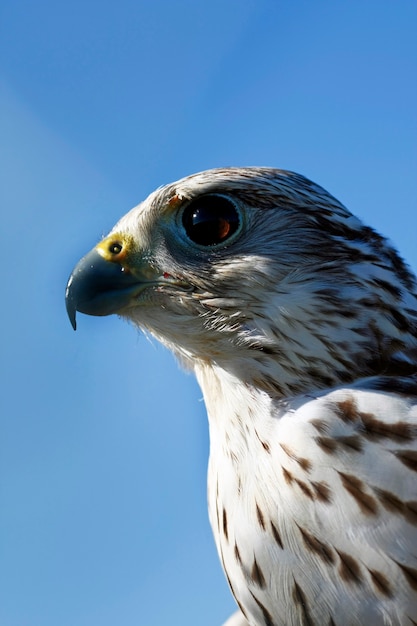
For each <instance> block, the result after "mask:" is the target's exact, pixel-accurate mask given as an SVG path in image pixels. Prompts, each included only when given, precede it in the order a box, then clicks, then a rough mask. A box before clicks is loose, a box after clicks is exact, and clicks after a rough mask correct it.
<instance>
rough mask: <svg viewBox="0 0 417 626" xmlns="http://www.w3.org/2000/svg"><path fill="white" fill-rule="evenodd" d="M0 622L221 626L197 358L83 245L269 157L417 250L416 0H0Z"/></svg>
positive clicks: (223, 596)
mask: <svg viewBox="0 0 417 626" xmlns="http://www.w3.org/2000/svg"><path fill="white" fill-rule="evenodd" d="M0 11H1V13H0V29H1V30H0V57H1V60H0V70H1V71H0V118H1V121H0V124H1V128H0V151H1V167H0V172H1V221H2V232H3V235H2V246H1V248H2V252H3V254H2V264H1V275H2V276H1V287H2V296H3V297H2V301H3V304H2V314H1V316H2V325H1V327H2V352H1V355H2V358H1V367H2V374H1V381H2V391H1V414H0V417H1V433H0V490H1V491H0V507H1V508H0V624H1V626H119V625H122V626H142V625H143V626H167V625H168V624H169V625H175V626H176V625H181V626H218V625H219V624H221V622H222V620H223V619H225V618H226V617H227V616H228V614H229V613H231V612H232V610H233V607H234V603H233V600H232V599H231V596H230V594H229V591H228V588H227V585H226V582H225V581H224V579H223V574H222V572H221V569H220V566H219V564H218V562H217V555H216V553H215V548H214V543H213V540H212V537H211V531H210V527H209V524H208V520H207V508H206V493H205V489H206V464H207V455H208V435H207V424H206V418H205V410H204V404H203V402H202V401H201V393H200V391H199V389H198V387H197V384H196V383H195V381H194V379H193V377H192V376H190V375H187V374H185V373H184V372H182V371H181V370H180V369H179V367H178V366H177V364H176V363H175V361H174V359H173V358H172V357H171V355H170V354H169V353H168V352H166V351H165V350H164V349H162V348H161V347H160V346H159V345H157V344H156V343H151V342H149V341H148V340H146V339H145V337H144V336H142V335H140V334H139V333H138V332H137V331H136V330H135V329H133V328H132V327H131V326H129V325H128V324H127V323H125V322H121V321H120V320H119V319H117V317H115V316H113V317H111V318H100V319H99V318H89V317H86V316H82V315H80V316H79V318H78V330H77V332H76V333H74V332H73V330H72V328H71V326H70V323H69V322H68V320H67V318H66V313H65V308H64V289H65V283H66V280H67V277H68V274H69V272H70V271H71V269H72V267H73V265H74V263H75V262H76V261H77V260H78V259H79V258H80V257H81V256H82V255H83V254H84V253H85V252H87V251H88V250H89V249H90V247H92V246H93V245H94V244H95V243H96V241H97V240H98V239H99V238H100V237H101V236H102V235H104V234H105V233H106V231H107V230H108V229H109V228H110V227H111V226H112V225H113V223H114V222H115V221H116V220H117V219H118V218H119V217H120V216H121V215H122V214H124V213H125V212H126V211H127V210H128V209H130V208H131V207H132V206H134V205H135V204H137V203H138V202H139V201H140V200H142V199H143V198H144V197H145V196H146V195H147V194H148V193H150V192H151V191H152V190H153V189H154V188H155V187H157V186H159V185H162V184H164V183H167V182H170V181H173V180H175V179H177V178H179V177H182V176H185V175H187V174H190V173H192V172H195V171H198V170H202V169H206V168H209V167H216V166H223V165H270V166H276V167H283V168H286V169H292V170H295V171H298V172H300V173H302V174H304V175H306V176H308V177H309V178H312V179H313V180H314V181H316V182H318V183H320V184H321V185H323V186H324V187H325V188H327V189H328V190H329V191H331V192H332V193H333V194H334V195H335V196H336V197H337V198H339V199H340V200H341V201H342V202H344V203H345V204H346V205H347V206H348V207H349V208H350V209H351V210H352V211H353V212H354V213H356V214H358V215H359V216H360V217H361V218H362V219H363V220H364V221H365V222H367V223H368V224H370V225H372V226H374V227H375V228H377V230H379V231H380V232H382V233H383V234H385V235H387V236H389V237H390V238H391V239H392V240H393V241H394V242H395V244H396V245H397V247H398V248H399V249H400V250H401V252H402V254H403V256H404V257H405V258H406V259H407V260H408V262H409V263H410V264H411V266H412V267H413V268H414V270H416V269H417V250H416V238H417V237H416V236H417V202H416V200H417V175H416V174H417V84H416V83H417V81H416V77H417V4H416V2H415V1H414V0H410V1H406V0H404V1H402V0H400V1H398V2H394V1H386V0H378V1H373V0H370V1H369V2H363V0H350V1H349V2H342V1H337V0H334V1H322V0H314V1H311V0H304V1H302V0H295V1H292V0H291V1H290V0H287V1H285V2H284V1H280V0H270V1H268V0H211V1H210V2H203V1H201V0H187V1H186V0H183V1H175V0H174V1H169V0H153V1H152V2H151V1H148V2H144V1H143V0H136V1H133V0H118V2H109V1H108V0H104V1H103V0H102V1H100V2H98V1H92V0H82V1H81V0H72V1H71V2H52V0H38V1H37V2H31V1H29V0H3V2H2V7H1V9H0Z"/></svg>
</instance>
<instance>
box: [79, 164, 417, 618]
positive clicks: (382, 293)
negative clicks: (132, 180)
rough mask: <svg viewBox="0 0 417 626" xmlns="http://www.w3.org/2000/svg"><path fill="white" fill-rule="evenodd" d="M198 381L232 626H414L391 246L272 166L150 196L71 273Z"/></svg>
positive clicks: (83, 304) (409, 382)
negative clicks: (233, 605)
mask: <svg viewBox="0 0 417 626" xmlns="http://www.w3.org/2000/svg"><path fill="white" fill-rule="evenodd" d="M67 308H68V312H69V316H70V319H71V321H72V323H73V325H74V327H75V314H76V311H77V310H78V311H81V312H84V313H89V314H92V315H108V314H111V313H118V314H120V315H122V316H123V317H126V318H129V319H130V320H132V321H133V322H134V323H135V324H136V325H138V326H139V327H140V328H142V329H144V330H146V331H149V332H150V333H151V334H153V335H154V336H155V337H157V338H158V339H159V340H160V341H162V342H163V343H164V344H165V345H167V346H168V347H169V348H170V349H171V350H172V351H173V352H174V353H175V354H176V355H177V356H178V357H179V358H180V360H181V361H182V362H183V363H184V364H185V365H186V366H187V367H189V368H191V369H193V370H194V371H195V374H196V376H197V378H198V381H199V383H200V385H201V387H202V390H203V393H204V397H205V402H206V406H207V411H208V416H209V424H210V441H211V447H210V462H209V511H210V519H211V523H212V527H213V532H214V535H215V539H216V543H217V548H218V552H219V556H220V559H221V562H222V564H223V567H224V570H225V573H226V576H227V579H228V581H229V584H230V587H231V590H232V592H233V594H234V596H235V598H236V601H237V603H238V606H239V608H240V612H239V613H238V614H236V615H235V616H234V617H233V618H231V620H229V621H228V622H227V624H228V626H232V625H233V626H247V624H248V623H249V624H250V625H251V626H255V625H256V626H298V625H300V624H308V625H310V624H314V625H316V626H322V625H323V624H329V625H330V624H337V625H338V626H341V625H343V626H346V625H351V626H360V625H363V624H375V625H376V624H385V625H386V626H389V625H391V626H396V625H401V626H410V625H411V624H413V623H417V297H416V283H415V279H414V276H413V275H412V274H411V272H410V271H409V269H408V268H407V266H406V265H405V264H404V263H403V261H402V260H401V258H400V257H399V256H398V254H397V253H396V251H395V250H394V249H393V248H392V246H391V245H390V244H389V243H388V242H387V241H386V240H385V239H384V238H383V237H381V236H380V235H378V234H377V233H376V232H375V231H374V230H372V229H371V228H369V227H368V226H365V225H363V224H362V222H360V221H359V220H358V219H357V218H355V217H354V216H353V215H352V214H350V213H349V211H347V209H345V207H343V206H342V205H341V204H340V203H339V202H338V201H337V200H336V199H335V198H333V197H332V196H331V195H330V194H328V193H327V192H326V191H325V190H324V189H322V188H321V187H319V186H317V185H315V184H314V183H312V182H310V181H309V180H307V179H305V178H303V177H302V176H299V175H297V174H293V173H291V172H285V171H281V170H274V169H268V168H230V169H218V170H210V171H207V172H202V173H200V174H195V175H193V176H189V177H188V178H185V179H182V180H180V181H178V182H176V183H173V184H171V185H167V186H166V187H163V188H161V189H158V190H157V191H155V192H154V193H153V194H151V195H150V196H149V197H148V198H147V200H145V201H144V202H143V203H142V204H141V205H139V206H138V207H136V208H135V209H133V210H132V211H131V212H130V213H128V214H127V215H126V216H125V217H123V218H122V219H121V220H120V222H119V223H118V224H117V225H116V226H115V228H114V229H113V230H112V231H111V233H110V234H109V235H108V237H106V238H105V239H104V240H103V241H101V242H100V243H99V244H98V245H97V246H96V248H95V249H94V250H93V251H92V252H90V253H89V254H88V255H87V256H86V257H84V259H83V260H81V261H80V263H79V264H78V265H77V266H76V268H75V269H74V271H73V273H72V275H71V277H70V280H69V283H68V287H67Z"/></svg>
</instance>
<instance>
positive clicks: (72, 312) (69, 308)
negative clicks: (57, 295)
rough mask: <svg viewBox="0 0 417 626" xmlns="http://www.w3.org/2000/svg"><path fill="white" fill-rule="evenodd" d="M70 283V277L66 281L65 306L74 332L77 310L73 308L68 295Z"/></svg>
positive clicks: (71, 300) (71, 298)
mask: <svg viewBox="0 0 417 626" xmlns="http://www.w3.org/2000/svg"><path fill="white" fill-rule="evenodd" d="M71 283H72V275H71V277H70V279H69V281H68V285H67V288H66V291H65V306H66V309H67V314H68V317H69V321H70V322H71V326H72V327H73V329H74V330H77V321H76V315H77V308H76V307H75V306H74V301H73V297H72V295H71V293H70V287H71Z"/></svg>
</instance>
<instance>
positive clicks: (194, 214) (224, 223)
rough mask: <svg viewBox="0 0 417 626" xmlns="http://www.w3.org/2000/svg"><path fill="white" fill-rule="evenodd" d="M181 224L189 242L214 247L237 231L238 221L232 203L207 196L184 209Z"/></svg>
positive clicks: (224, 199)
mask: <svg viewBox="0 0 417 626" xmlns="http://www.w3.org/2000/svg"><path fill="white" fill-rule="evenodd" d="M182 223H183V226H184V228H185V232H186V233H187V235H188V236H189V238H190V239H191V241H194V243H198V244H200V245H201V246H215V245H216V244H219V243H222V242H223V241H226V239H228V238H229V237H231V235H233V233H235V232H236V231H237V229H238V228H239V224H240V220H239V214H238V212H237V209H236V207H235V205H234V204H233V202H231V201H230V200H228V199H227V198H225V197H223V196H216V195H207V196H201V198H197V199H196V200H194V201H193V202H190V204H189V205H188V206H186V207H185V209H184V213H183V215H182Z"/></svg>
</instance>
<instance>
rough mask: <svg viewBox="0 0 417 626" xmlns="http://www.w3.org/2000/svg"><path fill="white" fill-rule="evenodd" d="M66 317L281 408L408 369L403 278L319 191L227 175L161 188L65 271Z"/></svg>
mask: <svg viewBox="0 0 417 626" xmlns="http://www.w3.org/2000/svg"><path fill="white" fill-rule="evenodd" d="M66 302H67V310H68V314H69V317H70V320H71V322H72V325H73V327H74V329H75V316H76V311H80V312H82V313H87V314H90V315H110V314H113V313H117V314H119V315H121V316H122V317H125V318H128V319H130V320H131V321H133V323H134V324H136V325H137V326H139V327H140V328H142V329H144V330H147V331H149V332H150V333H151V334H152V335H154V336H155V337H157V339H159V340H160V341H162V342H163V343H164V344H166V345H167V346H168V347H169V348H170V349H171V350H173V351H174V353H176V355H177V356H179V357H180V358H181V360H182V361H183V362H185V364H187V365H188V366H189V367H191V368H194V369H197V368H198V367H199V366H207V365H210V366H215V367H219V368H222V369H224V370H227V371H229V372H232V373H233V374H234V375H235V376H237V377H239V379H240V380H242V381H244V382H245V383H246V384H248V385H256V386H257V387H260V388H262V389H264V390H266V391H268V392H269V393H273V394H275V395H276V396H278V397H282V396H286V395H294V394H296V393H300V392H306V391H308V390H310V389H317V388H319V389H322V388H325V387H329V386H335V385H338V384H341V383H346V382H352V381H353V380H356V379H358V378H361V377H364V376H372V375H375V374H386V375H390V374H394V373H395V374H402V373H409V372H410V371H412V370H413V368H414V371H415V369H416V362H417V298H416V284H415V280H414V277H413V276H412V274H411V273H410V271H409V270H408V268H407V267H406V266H405V264H404V263H403V261H402V260H401V259H400V257H399V256H398V254H397V253H396V252H395V250H394V249H393V248H392V247H391V246H390V245H389V244H388V242H387V241H386V240H385V239H384V238H382V237H381V236H379V235H378V234H377V233H375V232H374V231H373V230H372V229H371V228H369V227H367V226H364V225H363V224H362V223H361V222H360V221H359V220H358V219H357V218H355V217H354V216H353V215H352V214H351V213H350V212H349V211H348V210H347V209H346V208H345V207H344V206H343V205H342V204H340V203H339V202H338V201H337V200H336V199H335V198H334V197H333V196H331V195H330V194H329V193H327V192H326V191H325V190H324V189H322V188H321V187H319V186H318V185H316V184H314V183H312V182H311V181H309V180H307V179H306V178H304V177H303V176H300V175H298V174H295V173H292V172H287V171H283V170H276V169H269V168H226V169H215V170H209V171H206V172H201V173H199V174H194V175H192V176H189V177H187V178H184V179H182V180H179V181H178V182H176V183H173V184H170V185H167V186H165V187H162V188H160V189H158V190H157V191H155V192H154V193H152V194H151V195H150V196H149V197H148V198H147V199H146V200H145V201H144V202H142V203H141V204H139V205H138V206H137V207H135V208H134V209H132V210H131V211H130V212H129V213H127V215H125V216H124V217H123V218H122V219H121V220H120V221H119V222H118V223H117V224H116V226H115V227H114V228H113V230H112V231H111V232H110V234H109V235H108V236H107V237H105V238H104V239H103V240H102V241H101V242H100V243H98V244H97V246H96V247H95V248H94V249H93V250H92V251H91V252H89V253H88V254H87V255H86V256H85V257H84V258H83V259H82V260H81V261H80V262H79V263H78V265H76V267H75V269H74V270H73V272H72V274H71V276H70V278H69V281H68V286H67V291H66Z"/></svg>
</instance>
